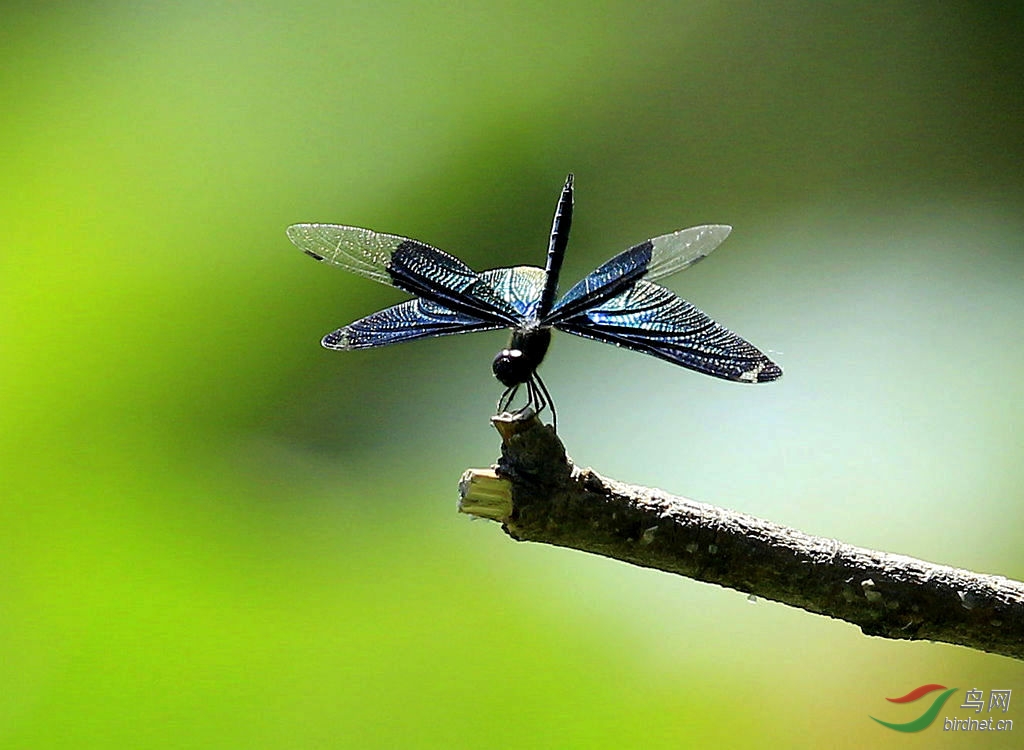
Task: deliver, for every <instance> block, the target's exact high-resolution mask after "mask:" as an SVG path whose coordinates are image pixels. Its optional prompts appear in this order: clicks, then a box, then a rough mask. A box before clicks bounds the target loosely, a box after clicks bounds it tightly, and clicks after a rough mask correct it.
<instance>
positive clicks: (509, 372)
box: [491, 328, 551, 388]
mask: <svg viewBox="0 0 1024 750" xmlns="http://www.w3.org/2000/svg"><path fill="white" fill-rule="evenodd" d="M550 343H551V329H550V328H531V329H525V330H524V329H521V330H516V331H513V332H512V340H511V341H510V342H509V344H508V348H507V349H502V350H501V351H500V352H498V353H497V354H496V355H494V362H492V363H491V370H493V371H494V377H496V378H497V379H498V380H499V381H500V382H501V384H502V385H504V386H505V387H507V388H511V387H512V386H514V385H519V384H520V383H525V382H527V381H528V380H529V379H530V377H531V376H532V375H533V373H534V372H535V371H536V370H537V368H538V367H539V366H540V363H541V361H543V359H544V355H545V354H546V353H547V351H548V345H549V344H550Z"/></svg>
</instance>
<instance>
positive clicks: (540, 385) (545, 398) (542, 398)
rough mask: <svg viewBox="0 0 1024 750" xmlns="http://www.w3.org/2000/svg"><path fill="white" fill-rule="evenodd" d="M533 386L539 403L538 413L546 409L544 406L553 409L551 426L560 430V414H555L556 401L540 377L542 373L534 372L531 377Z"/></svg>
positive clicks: (535, 399) (535, 398) (535, 397)
mask: <svg viewBox="0 0 1024 750" xmlns="http://www.w3.org/2000/svg"><path fill="white" fill-rule="evenodd" d="M530 384H531V386H533V387H534V389H533V390H534V401H535V402H536V404H537V413H538V414H539V413H540V412H541V411H543V410H544V407H548V408H550V409H551V427H552V428H553V429H554V430H555V432H558V415H557V414H555V402H554V400H553V399H552V398H551V394H550V393H549V392H548V388H547V386H546V385H544V381H543V380H541V379H540V375H538V374H537V373H534V374H533V377H532V378H531V379H530Z"/></svg>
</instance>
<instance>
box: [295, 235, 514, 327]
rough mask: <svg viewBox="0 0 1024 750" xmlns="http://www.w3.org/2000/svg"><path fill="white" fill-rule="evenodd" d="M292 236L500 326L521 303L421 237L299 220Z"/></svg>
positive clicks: (314, 250)
mask: <svg viewBox="0 0 1024 750" xmlns="http://www.w3.org/2000/svg"><path fill="white" fill-rule="evenodd" d="M288 239H290V240H291V241H292V242H293V243H294V244H295V245H296V247H298V248H299V249H300V250H302V251H303V252H305V253H306V254H307V255H309V256H311V257H312V258H314V259H316V260H318V261H321V262H323V263H329V264H331V265H333V266H338V267H339V268H344V269H345V270H347V271H351V272H352V273H355V274H359V275H360V276H365V277H366V278H368V279H373V280H374V281H378V282H380V283H382V284H387V285H389V286H393V287H397V288H398V289H401V290H403V291H405V292H408V293H410V294H414V295H416V296H417V297H423V298H424V299H427V300H430V301H432V302H436V303H437V304H439V305H441V306H444V307H447V308H449V309H450V310H452V311H454V312H458V313H462V314H464V315H468V316H472V317H476V318H479V319H482V320H486V321H489V322H493V323H500V324H501V325H514V324H515V323H517V322H518V318H519V316H518V313H517V311H516V308H515V307H514V306H513V305H512V304H510V303H509V301H508V300H506V299H504V298H503V297H502V296H501V295H500V294H499V293H498V291H497V290H496V289H495V288H494V286H493V284H492V283H491V282H489V281H488V280H487V279H485V278H483V277H481V275H480V274H478V273H476V272H475V271H474V270H473V269H471V268H470V267H469V266H467V265H466V264H465V263H463V262H462V261H461V260H459V259H458V258H456V257H454V256H452V255H449V254H448V253H446V252H444V251H442V250H438V249H437V248H436V247H431V246H430V245H427V244H425V243H423V242H419V241H418V240H411V239H409V238H407V237H399V236H396V235H392V234H381V233H380V232H374V231H371V230H369V229H361V228H359V227H347V226H341V225H338V224H294V225H292V226H290V227H288Z"/></svg>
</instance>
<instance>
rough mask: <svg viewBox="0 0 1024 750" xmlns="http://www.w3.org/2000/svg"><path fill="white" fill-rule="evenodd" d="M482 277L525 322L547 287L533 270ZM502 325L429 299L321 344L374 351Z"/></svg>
mask: <svg viewBox="0 0 1024 750" xmlns="http://www.w3.org/2000/svg"><path fill="white" fill-rule="evenodd" d="M480 277H481V278H482V279H483V280H484V281H486V282H487V283H488V284H490V285H491V286H492V287H493V288H494V289H495V290H496V291H497V292H498V293H499V294H500V295H502V298H503V299H505V300H507V301H508V302H509V304H511V305H512V307H513V308H514V310H515V312H516V313H517V314H518V315H521V316H522V317H524V318H527V317H530V316H532V314H533V313H534V311H535V310H536V307H537V303H538V302H539V301H540V291H541V289H543V287H544V271H543V270H542V269H540V268H533V267H532V266H520V267H518V268H495V269H494V270H491V271H484V272H483V273H481V274H480ZM502 327H504V324H502V323H493V322H491V321H486V320H481V319H479V318H476V317H473V316H472V315H466V314H464V313H459V312H455V311H454V310H451V309H449V308H447V307H445V306H444V305H439V304H437V303H436V302H431V301H429V300H425V299H414V300H409V301H408V302H402V303H401V304H398V305H395V306H393V307H389V308H387V309H385V310H381V311H380V312H375V313H373V314H372V315H367V316H366V317H365V318H361V319H360V320H357V321H355V322H354V323H350V324H349V325H347V326H345V327H344V328H339V329H338V330H337V331H334V332H332V333H329V334H327V335H326V336H324V338H323V341H322V342H321V343H322V344H323V345H324V346H325V347H326V348H328V349H339V350H350V349H371V348H373V347H377V346H387V345H388V344H398V343H401V342H403V341H414V340H416V339H422V338H430V337H433V336H448V335H451V334H455V333H469V332H471V331H492V330H494V329H497V328H502Z"/></svg>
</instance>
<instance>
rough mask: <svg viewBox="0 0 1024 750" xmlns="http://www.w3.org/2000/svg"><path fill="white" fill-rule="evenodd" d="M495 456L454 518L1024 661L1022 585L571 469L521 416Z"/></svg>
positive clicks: (891, 634) (886, 631) (511, 421)
mask: <svg viewBox="0 0 1024 750" xmlns="http://www.w3.org/2000/svg"><path fill="white" fill-rule="evenodd" d="M495 426H496V427H497V429H498V431H499V432H500V433H501V435H502V439H503V445H502V457H501V459H500V461H499V462H498V464H497V466H495V467H494V468H493V469H471V470H469V471H467V472H466V473H465V474H464V475H463V479H462V482H461V484H460V494H461V501H460V505H459V509H460V510H461V511H462V512H464V513H469V514H471V515H476V516H481V517H484V518H490V519H492V520H497V521H499V522H500V523H501V524H502V528H503V529H504V530H505V532H506V533H507V534H508V535H509V536H510V537H512V538H513V539H515V540H517V541H532V542H544V543H546V544H553V545H557V546H560V547H571V548H574V549H579V550H583V551H585V552H592V553H595V554H599V555H604V556H606V557H611V558H615V559H617V560H623V561H625V562H630V563H633V564H634V565H640V566H643V567H647V568H656V569H658V570H664V571H667V572H670V573H676V574H679V575H682V576H687V577H689V578H694V579H697V580H699V581H706V582H708V583H715V584H718V585H720V586H726V587H728V588H732V589H736V590H737V591H742V592H744V593H747V594H750V595H753V596H756V597H759V598H764V599H770V600H772V601H777V602H781V603H783V604H788V605H790V606H793V607H800V608H801V609H804V610H807V611H808V612H814V613H816V614H821V615H828V616H829V617H834V618H836V619H840V620H845V621H847V622H850V623H853V624H855V625H858V626H859V627H860V628H861V630H862V631H863V632H864V633H865V634H867V635H874V636H880V637H883V638H899V639H906V640H930V641H940V642H944V643H952V644H956V645H960V646H967V647H969V648H974V649H978V650H981V651H989V652H992V653H996V654H1002V655H1004V656H1009V657H1013V658H1016V659H1024V583H1021V582H1019V581H1014V580H1010V579H1007V578H1004V577H1002V576H996V575H984V574H979V573H972V572H970V571H967V570H961V569H958V568H952V567H949V566H946V565H936V564H933V563H929V562H924V561H922V560H917V559H914V558H912V557H907V556H904V555H896V554H889V553H886V552H878V551H875V550H870V549H864V548H861V547H855V546H853V545H850V544H844V543H842V542H839V541H837V540H835V539H827V538H824V537H816V536H811V535H809V534H804V533H802V532H800V531H797V530H796V529H792V528H788V527H786V526H781V525H779V524H776V523H772V522H770V521H765V520H762V519H759V518H755V517H753V516H750V515H747V514H744V513H738V512H735V511H731V510H726V509H724V508H718V507H716V506H713V505H708V504H705V503H698V502H695V501H693V500H688V499H686V498H682V497H676V496H673V495H669V494H668V493H665V492H662V491H661V490H657V489H649V488H646V487H639V486H635V485H629V484H624V483H622V482H617V481H615V480H612V479H607V478H605V477H602V476H601V475H600V474H598V473H597V472H595V471H593V470H591V469H580V468H578V467H576V466H574V465H573V464H572V461H571V460H570V459H569V458H568V457H567V455H566V453H565V448H564V446H563V445H562V443H561V441H560V440H559V439H558V437H557V436H556V435H555V433H554V431H553V430H552V429H551V428H550V427H545V426H543V425H541V423H540V421H539V420H538V419H536V417H534V416H532V415H527V416H525V417H513V416H509V415H503V416H502V417H496V418H495Z"/></svg>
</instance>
